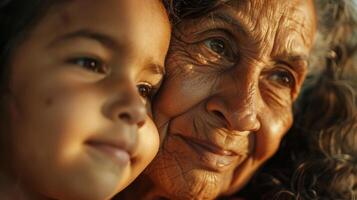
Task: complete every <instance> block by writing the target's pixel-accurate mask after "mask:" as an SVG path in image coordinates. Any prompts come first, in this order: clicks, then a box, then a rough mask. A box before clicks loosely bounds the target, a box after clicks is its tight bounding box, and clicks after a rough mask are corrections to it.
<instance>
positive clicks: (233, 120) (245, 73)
mask: <svg viewBox="0 0 357 200" xmlns="http://www.w3.org/2000/svg"><path fill="white" fill-rule="evenodd" d="M229 76H230V77H229V78H228V77H227V78H226V79H225V81H223V82H222V83H221V84H220V88H219V92H218V93H219V94H217V98H219V99H220V100H218V99H216V101H215V102H220V103H217V104H216V105H214V104H215V103H214V101H212V105H211V109H212V110H213V111H214V112H215V113H219V115H220V116H221V118H222V117H223V118H224V120H225V121H226V124H227V127H228V128H229V129H231V130H236V131H241V132H244V131H256V130H258V129H259V128H260V122H259V120H258V116H257V108H258V103H259V84H258V81H259V72H257V71H256V70H254V69H253V70H252V69H251V68H250V69H249V68H246V69H240V70H237V71H236V72H235V73H230V75H229Z"/></svg>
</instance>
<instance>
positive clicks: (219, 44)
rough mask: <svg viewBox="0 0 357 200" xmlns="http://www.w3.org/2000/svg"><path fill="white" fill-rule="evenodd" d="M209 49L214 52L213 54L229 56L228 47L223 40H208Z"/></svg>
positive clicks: (206, 42) (206, 43)
mask: <svg viewBox="0 0 357 200" xmlns="http://www.w3.org/2000/svg"><path fill="white" fill-rule="evenodd" d="M204 43H205V45H206V47H207V48H209V49H210V50H212V51H213V52H215V53H217V54H219V55H222V56H224V55H226V54H227V47H226V44H225V42H224V41H223V40H221V39H208V40H206V41H205V42H204Z"/></svg>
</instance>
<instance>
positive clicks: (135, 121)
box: [117, 104, 146, 128]
mask: <svg viewBox="0 0 357 200" xmlns="http://www.w3.org/2000/svg"><path fill="white" fill-rule="evenodd" d="M117 117H118V119H119V120H120V121H123V122H125V123H127V124H130V125H137V126H138V127H139V128H140V127H142V126H143V125H144V124H145V117H146V109H145V107H144V106H143V105H137V104H134V105H127V106H123V107H122V108H121V109H119V110H118V114H117Z"/></svg>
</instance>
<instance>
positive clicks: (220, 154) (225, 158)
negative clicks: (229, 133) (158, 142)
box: [177, 135, 241, 172]
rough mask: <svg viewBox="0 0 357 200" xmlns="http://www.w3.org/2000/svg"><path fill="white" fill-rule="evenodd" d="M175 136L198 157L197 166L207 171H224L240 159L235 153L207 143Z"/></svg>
mask: <svg viewBox="0 0 357 200" xmlns="http://www.w3.org/2000/svg"><path fill="white" fill-rule="evenodd" d="M177 136H178V138H180V139H182V141H183V142H184V143H186V144H187V145H188V146H189V147H190V148H192V150H193V152H195V153H196V154H197V155H198V156H199V157H198V162H197V164H199V165H202V167H204V168H206V169H207V170H212V171H217V172H223V171H226V170H228V169H231V168H232V167H233V166H235V164H236V163H237V162H238V161H239V160H240V158H241V156H240V155H238V154H236V153H235V152H233V151H231V150H226V149H224V148H223V147H219V146H217V145H215V144H212V143H211V142H209V141H203V140H198V139H194V138H188V137H183V136H180V135H177Z"/></svg>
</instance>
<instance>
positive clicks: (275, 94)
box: [259, 80, 293, 108]
mask: <svg viewBox="0 0 357 200" xmlns="http://www.w3.org/2000/svg"><path fill="white" fill-rule="evenodd" d="M267 82H268V81H266V80H262V81H261V82H260V83H259V90H260V94H261V95H262V99H263V101H264V102H265V104H266V105H268V106H269V107H272V108H281V107H286V106H291V105H292V100H293V99H292V96H291V93H290V92H287V90H285V91H284V90H277V88H276V87H273V86H271V85H270V84H269V83H267Z"/></svg>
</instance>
